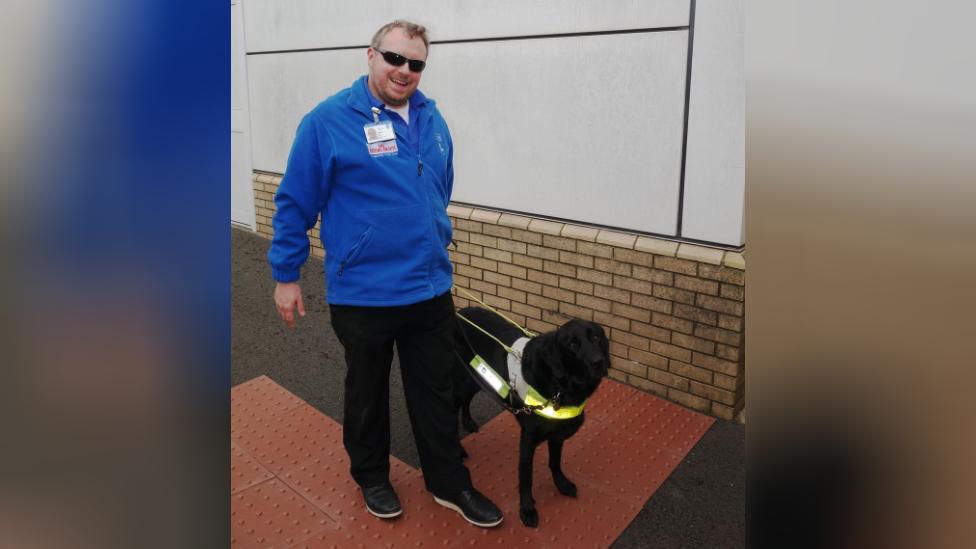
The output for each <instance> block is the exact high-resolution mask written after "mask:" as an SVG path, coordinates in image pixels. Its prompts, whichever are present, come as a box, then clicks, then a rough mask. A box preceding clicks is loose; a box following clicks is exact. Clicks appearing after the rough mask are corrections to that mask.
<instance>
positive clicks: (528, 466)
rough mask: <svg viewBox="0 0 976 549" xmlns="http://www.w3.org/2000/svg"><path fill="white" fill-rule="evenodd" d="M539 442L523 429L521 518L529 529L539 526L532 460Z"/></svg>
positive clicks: (521, 439)
mask: <svg viewBox="0 0 976 549" xmlns="http://www.w3.org/2000/svg"><path fill="white" fill-rule="evenodd" d="M537 445H538V442H536V441H534V440H532V437H531V436H529V434H528V431H526V430H525V429H522V436H521V438H520V439H519V518H520V519H522V524H524V525H526V526H528V527H529V528H535V527H536V526H538V525H539V512H538V511H536V510H535V499H534V498H533V497H532V459H533V457H534V456H535V447H536V446H537Z"/></svg>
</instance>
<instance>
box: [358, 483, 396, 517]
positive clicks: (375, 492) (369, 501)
mask: <svg viewBox="0 0 976 549" xmlns="http://www.w3.org/2000/svg"><path fill="white" fill-rule="evenodd" d="M363 498H364V499H365V500H366V510H367V511H369V512H370V513H372V514H373V515H375V516H377V517H380V518H384V519H388V518H393V517H396V516H400V514H401V513H403V507H400V499H399V498H397V495H396V492H394V491H393V487H392V486H390V483H388V482H387V483H384V484H380V485H377V486H373V487H371V488H363Z"/></svg>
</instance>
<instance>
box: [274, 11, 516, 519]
mask: <svg viewBox="0 0 976 549" xmlns="http://www.w3.org/2000/svg"><path fill="white" fill-rule="evenodd" d="M429 45H430V42H429V40H428V38H427V31H426V29H425V28H424V27H421V26H419V25H416V24H413V23H409V22H406V21H394V22H392V23H390V24H387V25H385V26H383V27H382V28H380V29H379V31H377V32H376V35H375V36H374V37H373V41H372V43H371V47H370V48H369V49H368V50H367V52H366V61H367V64H368V66H369V73H368V75H366V76H363V77H361V78H360V79H359V80H357V81H356V82H354V83H353V84H352V86H350V87H349V88H347V89H345V90H342V91H340V92H339V93H337V94H336V95H333V96H332V97H330V98H328V99H326V100H325V101H323V102H322V103H320V104H319V105H318V106H317V107H316V108H315V109H313V110H312V112H310V113H308V114H307V115H306V116H305V117H304V119H303V120H302V122H301V124H300V125H299V127H298V132H297V135H296V137H295V142H294V144H293V145H292V150H291V154H290V155H289V157H288V166H287V169H286V172H285V176H284V178H283V179H282V181H281V186H280V188H279V189H278V193H277V195H276V196H275V205H276V206H277V212H276V213H275V216H274V220H273V225H274V240H273V241H272V244H271V250H270V251H269V252H268V260H269V262H270V263H271V267H272V273H273V276H274V279H275V280H276V281H277V287H276V288H275V304H276V306H277V308H278V312H279V314H280V315H281V317H282V319H283V320H284V321H285V323H286V324H287V325H288V326H289V327H294V323H295V316H294V314H295V310H296V308H297V310H298V314H299V315H300V316H304V314H305V308H304V304H303V302H302V292H301V288H300V287H299V285H298V284H297V283H296V281H297V280H298V279H299V272H300V268H301V266H302V265H303V264H304V263H305V260H306V259H307V258H308V252H309V242H308V237H307V235H306V233H307V231H308V230H309V229H310V228H311V227H312V226H313V225H314V224H315V221H316V218H317V217H318V216H319V214H321V216H322V231H321V238H322V242H323V244H324V246H325V249H326V260H325V276H326V288H327V289H326V300H327V301H328V303H329V308H330V311H331V317H332V327H333V329H334V330H335V332H336V335H337V336H338V338H339V340H340V341H341V342H342V345H343V347H344V348H345V358H346V367H347V370H346V380H345V402H344V413H343V443H344V444H345V447H346V451H347V452H348V453H349V459H350V461H351V463H352V467H351V473H352V476H353V478H354V479H355V480H356V482H357V483H358V484H359V486H360V487H361V488H362V492H363V497H364V499H365V500H366V509H367V510H368V511H369V512H370V513H372V514H374V515H376V516H378V517H381V518H392V517H395V516H398V515H400V514H401V513H402V508H401V506H400V501H399V499H398V498H397V495H396V493H395V492H394V490H393V487H392V486H391V485H390V481H389V471H390V460H389V453H390V408H389V377H390V365H391V361H392V358H393V346H394V344H395V345H396V347H397V350H398V352H399V355H400V371H401V375H402V377H403V389H404V393H405V395H406V401H407V411H408V415H409V417H410V425H411V426H412V428H413V433H414V439H415V441H416V443H417V450H418V453H419V455H420V465H421V468H422V470H423V474H424V482H425V484H426V486H427V489H428V490H429V491H430V492H431V493H432V494H433V495H434V499H435V500H436V501H437V502H438V503H440V504H441V505H444V506H445V507H448V508H451V509H453V510H455V511H458V512H459V513H461V515H462V516H463V517H464V518H465V519H466V520H468V521H469V522H471V523H472V524H475V525H478V526H482V527H490V526H496V525H498V524H499V523H501V521H502V513H501V511H500V510H499V509H498V507H496V506H495V505H494V504H493V503H492V502H491V501H489V500H488V499H487V498H486V497H485V496H484V495H482V494H481V493H479V492H478V491H477V490H475V489H474V488H473V487H472V485H471V477H470V474H469V472H468V470H467V468H466V467H465V466H464V464H463V463H462V461H461V452H462V450H461V445H460V442H459V440H458V434H457V414H456V411H455V409H454V405H453V396H452V387H451V374H450V370H451V365H452V362H453V361H454V360H456V357H455V355H454V347H453V330H454V326H455V324H454V322H455V321H454V303H453V301H452V299H451V293H450V289H451V285H452V278H451V276H452V274H451V273H452V269H451V263H450V260H449V258H448V253H447V246H448V245H449V244H450V242H451V224H450V220H449V219H448V217H447V211H446V209H447V205H448V201H449V200H450V196H451V190H452V186H453V183H454V168H453V164H452V162H453V144H452V142H451V136H450V133H449V132H448V129H447V124H446V123H445V122H444V119H443V118H442V117H441V115H440V113H439V112H438V110H437V108H436V106H435V104H434V101H432V100H430V99H428V98H427V97H425V96H424V94H423V93H421V92H420V91H418V90H417V85H418V84H419V83H420V77H421V73H422V71H423V69H424V67H425V65H426V59H427V53H428V47H429Z"/></svg>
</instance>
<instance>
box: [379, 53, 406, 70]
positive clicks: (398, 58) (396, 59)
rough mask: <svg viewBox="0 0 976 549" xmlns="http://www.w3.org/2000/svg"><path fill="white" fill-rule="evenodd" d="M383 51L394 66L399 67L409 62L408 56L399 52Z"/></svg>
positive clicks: (386, 59)
mask: <svg viewBox="0 0 976 549" xmlns="http://www.w3.org/2000/svg"><path fill="white" fill-rule="evenodd" d="M382 53H383V59H384V60H385V61H386V62H387V63H389V64H391V65H393V66H394V67H399V66H400V65H402V64H404V63H406V62H407V58H406V57H404V56H402V55H400V54H398V53H393V52H392V51H384V52H382Z"/></svg>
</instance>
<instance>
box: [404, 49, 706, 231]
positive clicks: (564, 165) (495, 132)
mask: <svg viewBox="0 0 976 549" xmlns="http://www.w3.org/2000/svg"><path fill="white" fill-rule="evenodd" d="M436 47H437V48H438V49H437V50H435V51H436V55H437V59H438V62H439V63H440V62H443V63H444V64H445V65H446V66H445V68H444V69H443V70H438V71H436V72H432V74H430V75H427V76H425V81H424V82H423V84H426V88H427V89H429V90H430V93H431V94H432V95H433V96H434V97H436V98H437V99H438V104H439V106H440V108H441V112H442V113H443V114H444V116H445V117H446V118H447V120H448V123H449V124H450V127H451V132H452V134H453V136H454V142H455V148H456V152H455V176H456V177H455V190H454V199H455V200H458V201H461V202H469V203H473V204H478V205H482V206H490V207H491V206H493V207H498V208H504V209H511V210H519V211H524V212H528V213H535V214H541V215H547V216H552V217H559V218H564V219H572V220H577V221H582V222H590V223H596V224H601V225H609V226H614V227H621V228H629V229H635V230H640V231H649V232H656V233H662V234H674V232H675V228H676V223H677V200H678V187H679V180H680V165H681V137H682V117H683V109H684V85H685V78H684V75H685V62H686V59H687V33H686V32H684V31H678V32H662V33H644V34H626V35H614V36H585V37H571V38H554V39H539V40H521V41H507V42H477V43H462V44H443V45H439V46H436Z"/></svg>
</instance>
